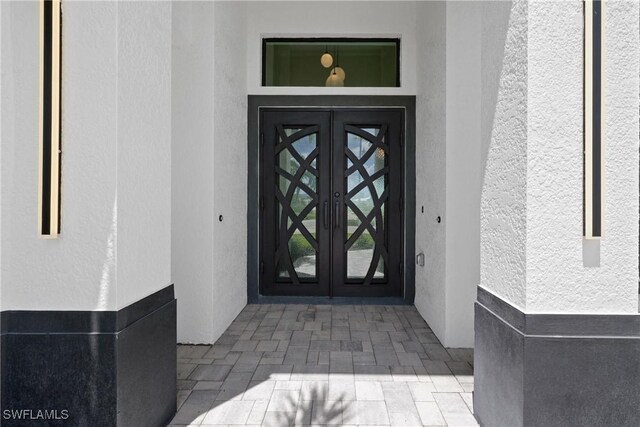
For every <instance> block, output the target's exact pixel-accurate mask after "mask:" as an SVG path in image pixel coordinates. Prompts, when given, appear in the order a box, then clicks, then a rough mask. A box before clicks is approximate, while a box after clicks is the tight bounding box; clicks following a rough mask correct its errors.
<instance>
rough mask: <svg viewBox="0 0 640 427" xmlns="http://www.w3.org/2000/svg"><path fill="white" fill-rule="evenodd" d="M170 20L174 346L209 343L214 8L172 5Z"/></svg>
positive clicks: (207, 4)
mask: <svg viewBox="0 0 640 427" xmlns="http://www.w3.org/2000/svg"><path fill="white" fill-rule="evenodd" d="M172 12H173V20H172V26H173V29H172V37H173V40H172V55H173V57H172V70H171V71H172V74H171V78H172V85H171V91H172V96H171V105H172V115H171V117H172V119H171V135H172V136H171V138H172V144H171V167H172V180H171V187H172V191H171V196H172V200H171V208H172V216H171V277H172V280H173V282H174V284H175V290H176V298H177V300H178V310H177V311H178V341H180V342H209V341H210V340H211V338H212V336H213V321H212V314H211V312H212V310H213V291H214V288H213V282H214V263H213V221H214V220H215V219H214V210H213V171H214V163H213V128H214V122H213V80H214V75H213V62H214V58H213V2H177V3H175V4H174V5H173V11H172Z"/></svg>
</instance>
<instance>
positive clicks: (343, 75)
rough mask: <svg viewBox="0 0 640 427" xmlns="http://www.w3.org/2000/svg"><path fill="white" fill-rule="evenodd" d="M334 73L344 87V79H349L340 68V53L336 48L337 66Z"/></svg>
mask: <svg viewBox="0 0 640 427" xmlns="http://www.w3.org/2000/svg"><path fill="white" fill-rule="evenodd" d="M333 73H334V74H336V75H337V76H338V78H339V79H340V80H342V83H343V84H342V86H344V79H345V78H346V77H347V73H345V72H344V70H343V69H342V67H340V51H339V50H338V48H337V47H336V66H335V67H334V68H333Z"/></svg>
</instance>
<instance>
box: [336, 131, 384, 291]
mask: <svg viewBox="0 0 640 427" xmlns="http://www.w3.org/2000/svg"><path fill="white" fill-rule="evenodd" d="M361 131H364V132H366V133H367V134H369V135H370V136H371V140H368V139H367V138H363V137H362V136H360V135H356V134H354V133H352V132H347V138H346V139H347V140H346V147H345V149H346V151H345V165H346V169H345V175H346V190H347V191H346V203H347V205H348V206H349V208H348V209H347V230H346V231H345V244H346V248H347V251H346V252H347V253H346V258H347V259H346V279H347V280H348V281H349V280H350V281H353V280H364V283H363V284H365V285H366V284H369V283H371V280H373V279H384V278H385V277H386V270H385V261H384V259H385V258H384V256H383V253H385V254H386V239H385V229H384V224H385V220H384V217H385V211H386V208H387V196H384V198H382V199H381V197H382V196H383V194H384V191H385V189H386V186H387V182H388V176H387V175H388V172H387V173H382V174H381V175H379V176H378V177H377V178H376V179H375V180H374V179H373V178H375V175H376V174H377V173H381V172H380V171H382V170H383V169H384V168H385V167H386V166H388V157H389V156H388V155H387V151H386V150H387V146H386V144H385V135H383V134H381V133H380V128H374V127H371V128H362V129H361ZM374 146H375V148H372V147H374ZM354 157H355V159H354ZM358 188H359V189H358ZM354 192H355V194H352V193H354ZM358 211H359V213H360V214H358ZM363 221H365V222H364V223H363ZM378 227H380V229H378ZM358 233H362V234H360V235H358ZM354 234H355V235H356V236H358V237H357V238H355V240H354V238H353V237H352V236H353V235H354Z"/></svg>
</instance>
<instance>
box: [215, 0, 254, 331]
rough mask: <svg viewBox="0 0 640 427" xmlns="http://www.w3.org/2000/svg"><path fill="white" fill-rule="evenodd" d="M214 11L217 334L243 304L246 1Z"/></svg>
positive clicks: (218, 5)
mask: <svg viewBox="0 0 640 427" xmlns="http://www.w3.org/2000/svg"><path fill="white" fill-rule="evenodd" d="M214 15H215V21H214V30H215V37H214V55H213V57H214V61H215V66H214V96H213V99H214V107H213V110H214V111H213V121H214V123H215V129H214V137H213V140H214V148H213V156H214V169H213V170H214V176H213V185H214V194H213V196H214V199H213V209H214V216H215V220H214V229H213V238H214V247H213V257H214V265H215V270H214V271H215V272H214V274H215V276H214V277H215V281H214V304H215V305H214V307H215V310H213V311H212V315H213V332H214V337H215V338H217V337H218V336H219V335H221V334H222V333H223V332H224V330H225V329H226V328H227V327H228V326H229V324H230V323H231V322H232V321H233V319H234V318H235V317H236V316H237V315H238V313H239V312H240V310H242V308H244V306H245V305H246V304H247V174H248V171H247V80H246V74H245V68H246V43H247V41H246V39H245V38H244V37H243V35H244V34H246V28H247V27H246V3H245V2H216V3H215V13H214ZM219 215H222V216H223V218H224V220H223V221H222V222H219V221H218V216H219Z"/></svg>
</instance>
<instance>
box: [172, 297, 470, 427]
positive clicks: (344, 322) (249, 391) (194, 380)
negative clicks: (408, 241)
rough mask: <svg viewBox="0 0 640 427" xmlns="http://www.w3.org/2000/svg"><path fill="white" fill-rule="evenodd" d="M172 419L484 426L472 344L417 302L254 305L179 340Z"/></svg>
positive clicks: (276, 423)
mask: <svg viewBox="0 0 640 427" xmlns="http://www.w3.org/2000/svg"><path fill="white" fill-rule="evenodd" d="M178 389H179V391H178V413H177V414H176V416H175V418H174V419H173V421H172V424H171V425H263V426H293V425H311V424H313V425H477V423H476V420H475V418H474V417H473V415H472V411H473V407H472V395H471V393H472V391H473V352H472V351H471V350H469V349H445V348H444V347H442V345H441V344H440V343H439V341H438V340H437V338H436V337H435V335H434V334H433V332H432V331H431V329H430V328H429V326H428V325H427V323H426V322H425V321H424V319H422V317H421V316H420V315H419V314H418V312H417V311H416V309H415V308H414V307H411V306H330V305H322V306H314V305H282V304H279V305H249V306H247V307H246V308H245V309H244V310H243V311H242V312H241V313H240V315H239V316H238V317H237V318H236V319H235V320H234V322H233V323H232V324H231V325H230V326H229V328H228V329H227V330H226V331H225V333H224V334H223V335H222V337H220V339H219V340H218V341H217V342H216V344H214V345H213V346H211V345H179V346H178Z"/></svg>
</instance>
